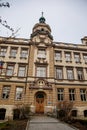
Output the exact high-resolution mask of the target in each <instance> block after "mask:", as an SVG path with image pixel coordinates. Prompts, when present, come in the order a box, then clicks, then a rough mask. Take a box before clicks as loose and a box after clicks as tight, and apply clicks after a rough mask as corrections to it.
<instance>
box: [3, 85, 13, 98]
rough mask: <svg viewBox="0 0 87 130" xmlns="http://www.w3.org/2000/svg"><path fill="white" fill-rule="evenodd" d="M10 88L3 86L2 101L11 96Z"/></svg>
mask: <svg viewBox="0 0 87 130" xmlns="http://www.w3.org/2000/svg"><path fill="white" fill-rule="evenodd" d="M10 88H11V87H10V86H3V89H2V99H8V98H9V96H10Z"/></svg>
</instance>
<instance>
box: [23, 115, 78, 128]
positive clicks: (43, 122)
mask: <svg viewBox="0 0 87 130" xmlns="http://www.w3.org/2000/svg"><path fill="white" fill-rule="evenodd" d="M26 130H77V129H76V128H74V127H71V126H70V125H68V124H66V123H63V122H60V121H59V120H57V119H55V118H52V117H47V116H34V117H32V118H31V120H30V121H28V123H27V127H26Z"/></svg>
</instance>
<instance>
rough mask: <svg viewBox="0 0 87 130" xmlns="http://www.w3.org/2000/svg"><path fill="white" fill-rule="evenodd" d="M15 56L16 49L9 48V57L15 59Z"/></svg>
mask: <svg viewBox="0 0 87 130" xmlns="http://www.w3.org/2000/svg"><path fill="white" fill-rule="evenodd" d="M16 54H17V48H11V52H10V57H13V58H15V57H16Z"/></svg>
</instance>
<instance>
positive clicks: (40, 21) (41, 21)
mask: <svg viewBox="0 0 87 130" xmlns="http://www.w3.org/2000/svg"><path fill="white" fill-rule="evenodd" d="M45 21H46V19H45V18H44V17H43V12H42V16H41V17H40V19H39V23H45Z"/></svg>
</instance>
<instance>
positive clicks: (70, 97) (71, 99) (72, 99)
mask: <svg viewBox="0 0 87 130" xmlns="http://www.w3.org/2000/svg"><path fill="white" fill-rule="evenodd" d="M69 100H70V101H74V100H75V89H69Z"/></svg>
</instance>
